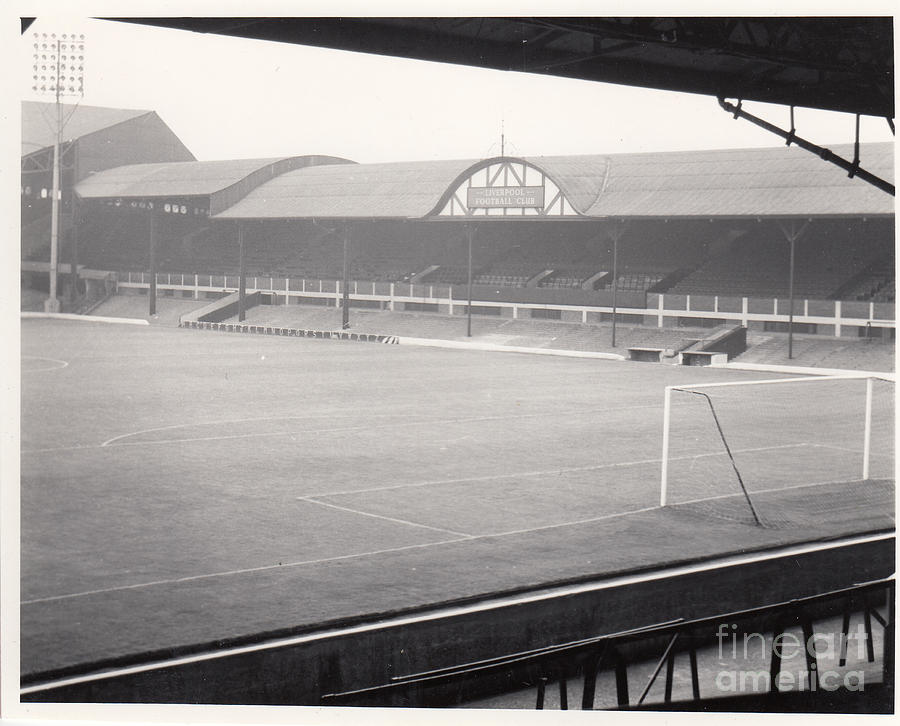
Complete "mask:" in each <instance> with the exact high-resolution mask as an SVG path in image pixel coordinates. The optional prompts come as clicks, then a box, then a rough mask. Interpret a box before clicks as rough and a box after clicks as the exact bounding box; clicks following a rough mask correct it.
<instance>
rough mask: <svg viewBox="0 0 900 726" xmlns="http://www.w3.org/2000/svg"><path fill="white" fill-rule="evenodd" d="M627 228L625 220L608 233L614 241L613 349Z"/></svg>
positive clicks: (620, 221)
mask: <svg viewBox="0 0 900 726" xmlns="http://www.w3.org/2000/svg"><path fill="white" fill-rule="evenodd" d="M626 227H627V223H626V222H625V220H619V221H616V222H613V223H612V225H611V226H609V227H607V229H606V233H607V234H608V235H609V237H610V239H612V243H613V269H612V275H613V288H612V294H613V299H612V309H613V312H612V341H611V343H612V347H613V348H615V347H616V317H617V313H618V300H617V298H618V292H619V240H620V239H621V238H622V235H623V234H625V229H626Z"/></svg>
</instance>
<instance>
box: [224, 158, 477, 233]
mask: <svg viewBox="0 0 900 726" xmlns="http://www.w3.org/2000/svg"><path fill="white" fill-rule="evenodd" d="M477 163H478V162H477V160H468V161H414V162H397V163H387V164H354V165H336V166H314V167H306V168H303V169H295V170H294V171H289V172H287V173H285V174H282V175H281V176H278V177H275V178H274V179H272V180H271V181H268V182H266V183H265V184H261V185H260V186H259V187H257V188H256V189H254V190H253V191H252V192H250V193H249V194H248V195H247V196H246V197H244V198H243V199H242V200H241V201H239V202H238V203H237V204H235V205H234V206H232V207H230V208H228V209H226V210H225V211H224V212H222V213H220V214H217V215H215V217H216V218H217V219H280V218H299V217H307V218H309V217H317V218H323V219H324V218H329V217H356V218H372V217H393V218H419V217H424V216H425V215H427V214H428V213H429V212H431V211H432V210H433V209H434V206H435V205H436V204H437V203H438V200H439V199H440V198H441V196H442V195H443V194H444V193H445V192H446V191H447V189H448V188H449V187H450V185H451V184H452V182H453V180H454V179H456V177H458V176H459V175H460V174H462V173H463V172H464V171H465V170H466V169H468V168H469V167H471V166H472V165H473V164H477Z"/></svg>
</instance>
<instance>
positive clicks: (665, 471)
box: [659, 386, 673, 507]
mask: <svg viewBox="0 0 900 726" xmlns="http://www.w3.org/2000/svg"><path fill="white" fill-rule="evenodd" d="M672 388H673V387H672V386H666V395H665V399H664V401H663V437H662V476H661V478H660V486H659V506H661V507H664V506H666V496H667V488H668V484H669V424H670V422H671V420H672V417H671V412H672Z"/></svg>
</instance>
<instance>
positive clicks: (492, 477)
mask: <svg viewBox="0 0 900 726" xmlns="http://www.w3.org/2000/svg"><path fill="white" fill-rule="evenodd" d="M809 445H810V444H807V443H799V444H781V445H779V446H762V447H758V448H751V449H737V450H736V451H735V452H734V453H735V454H752V453H754V452H756V451H775V450H777V449H794V448H799V447H801V446H809ZM725 455H726V454H725V452H724V451H722V452H713V453H709V454H691V455H689V456H670V457H669V461H688V460H691V459H701V458H705V457H710V456H725ZM661 461H662V459H658V458H657V459H638V460H637V461H616V462H611V463H609V464H591V465H589V466H569V467H564V468H560V469H542V470H539V471H519V472H513V473H511V474H487V475H485V476H466V477H461V478H459V479H433V480H430V481H418V482H409V483H407V484H388V485H385V486H381V487H369V488H368V489H345V490H343V491H338V492H316V493H315V494H309V495H307V496H309V497H338V496H343V495H345V494H366V493H368V492H384V491H391V490H393V489H410V488H413V487H429V486H436V485H441V484H462V483H464V482H473V483H474V482H485V481H496V480H499V479H512V478H517V479H531V478H534V477H536V476H548V475H552V474H573V473H575V472H579V471H599V470H600V469H616V468H619V467H626V466H641V465H644V464H659V463H660V462H661Z"/></svg>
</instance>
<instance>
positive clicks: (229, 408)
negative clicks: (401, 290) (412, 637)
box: [21, 320, 893, 677]
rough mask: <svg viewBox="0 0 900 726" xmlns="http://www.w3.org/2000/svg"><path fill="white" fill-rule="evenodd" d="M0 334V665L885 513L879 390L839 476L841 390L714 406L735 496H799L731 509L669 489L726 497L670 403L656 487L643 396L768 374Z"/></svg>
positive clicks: (259, 629) (854, 527) (369, 605)
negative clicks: (7, 419)
mask: <svg viewBox="0 0 900 726" xmlns="http://www.w3.org/2000/svg"><path fill="white" fill-rule="evenodd" d="M22 354H23V356H22V418H21V446H22V457H21V508H22V513H21V533H22V543H21V546H22V557H21V563H22V564H21V600H22V609H21V640H22V644H21V653H22V657H21V663H22V665H21V670H22V674H23V676H26V677H28V676H37V675H38V674H42V675H44V676H46V675H48V674H51V673H55V674H60V673H65V672H67V670H69V669H77V668H83V667H86V665H87V664H104V663H107V664H108V663H119V662H127V661H128V659H129V658H136V657H138V656H140V657H147V656H148V654H157V655H159V654H172V653H176V652H179V649H185V648H200V647H213V646H214V645H216V644H222V643H226V642H234V641H238V640H240V639H241V638H248V637H251V636H252V637H258V636H260V635H261V634H277V633H284V632H291V631H292V630H293V629H297V628H304V627H307V628H308V627H313V626H316V625H321V624H323V623H336V622H351V621H353V619H354V618H362V617H367V616H371V615H373V614H384V613H396V612H402V611H404V610H406V609H411V608H415V607H423V606H427V605H432V604H437V603H448V602H459V601H463V600H465V599H467V598H475V597H479V596H482V595H485V594H488V593H497V592H504V591H513V590H516V589H525V588H532V587H537V586H541V585H545V584H547V583H556V582H567V581H577V580H578V579H580V578H587V577H590V576H593V575H596V574H597V573H609V572H616V571H619V572H621V571H627V570H635V569H642V568H648V567H651V566H654V565H657V564H659V563H672V562H678V561H684V560H686V559H691V558H697V557H703V556H712V555H715V554H717V553H719V552H722V551H723V550H727V549H729V548H731V549H732V550H734V549H748V548H753V547H766V546H773V545H775V544H780V543H783V542H785V541H792V540H793V541H799V540H804V539H809V538H813V539H814V538H826V537H830V536H836V535H837V534H840V533H841V532H848V531H853V532H857V531H868V530H872V529H877V528H879V527H881V528H884V527H889V526H892V524H893V510H892V504H891V503H892V501H893V498H892V497H893V494H892V484H891V483H885V481H884V480H887V479H889V478H890V477H892V475H893V474H892V473H893V450H892V441H893V430H892V427H891V425H890V422H891V421H892V419H893V410H892V403H893V402H892V392H891V397H888V396H885V395H879V397H878V403H879V406H878V411H877V412H876V420H877V421H878V422H880V423H879V425H878V426H877V427H876V428H875V430H874V432H873V447H872V451H873V455H872V462H871V479H873V480H879V481H880V483H871V482H863V483H860V482H858V481H857V482H856V483H854V484H850V485H847V486H848V487H850V488H849V489H842V488H841V487H844V485H845V484H846V483H847V482H852V481H854V480H858V479H859V474H858V460H859V457H860V454H859V450H860V449H861V444H862V429H861V428H860V425H859V421H857V420H856V419H855V418H854V417H856V416H857V414H858V413H859V411H861V407H862V405H863V404H862V401H863V399H862V396H861V395H859V396H857V395H856V393H853V394H852V396H851V395H850V394H846V395H848V396H849V397H848V398H847V399H844V398H837V399H836V398H835V395H836V394H835V392H834V390H833V389H826V388H824V387H823V389H822V390H821V392H819V391H818V389H817V390H816V391H811V392H810V393H809V394H806V395H807V399H806V400H807V402H809V403H810V405H811V408H810V411H819V412H823V411H828V412H829V413H828V416H827V418H828V419H829V420H828V421H825V419H826V416H824V415H822V416H818V417H817V416H815V415H812V414H810V413H809V412H803V411H799V410H795V407H794V405H793V404H792V403H791V404H788V405H787V406H783V407H782V408H777V407H776V408H773V407H771V406H766V407H765V410H766V412H767V417H766V416H762V415H760V416H759V417H757V418H754V417H753V416H745V415H742V414H740V411H742V410H744V409H743V408H742V404H740V402H739V403H738V404H736V408H735V410H736V411H737V412H738V414H737V415H733V418H732V420H727V418H728V417H727V415H726V416H723V418H725V419H726V421H725V426H726V428H727V429H728V431H729V434H731V433H734V438H733V444H734V449H735V450H734V452H733V453H734V455H735V457H736V460H737V463H738V464H739V465H740V467H741V469H742V472H743V475H744V477H745V479H746V484H747V487H748V488H749V489H750V490H751V491H752V492H758V493H759V496H760V498H761V500H764V499H765V497H766V496H767V494H768V493H769V492H772V491H774V492H776V494H775V495H773V496H780V492H783V491H792V490H795V489H800V488H803V491H804V492H805V495H804V496H805V501H807V502H815V504H812V505H810V506H809V510H810V512H811V513H812V514H810V516H809V517H808V518H807V519H804V521H803V527H794V528H790V527H780V528H779V527H772V528H758V527H752V526H749V525H747V524H746V523H745V522H741V521H735V520H732V519H729V518H728V516H727V515H723V514H722V512H714V511H711V512H706V513H704V512H703V511H701V510H695V509H691V507H692V506H693V505H694V504H696V503H698V502H701V503H702V502H704V501H707V500H712V501H720V500H721V499H727V500H728V501H733V497H735V489H734V483H733V482H732V481H731V480H730V479H729V477H730V471H731V469H730V468H729V464H728V459H727V457H726V456H725V454H724V452H723V451H722V448H721V442H720V441H719V440H718V439H717V438H716V435H715V431H714V430H713V429H712V428H711V427H710V424H709V421H708V417H705V414H704V413H702V412H699V411H698V410H697V408H696V402H676V403H675V404H674V406H675V409H676V410H681V411H683V415H682V416H680V417H678V416H676V422H680V423H681V425H682V428H681V429H679V428H678V427H677V426H675V427H674V428H673V441H674V444H673V448H672V453H671V456H672V467H671V469H670V476H671V478H672V483H670V485H669V486H670V488H671V489H672V491H675V492H678V491H681V492H683V496H681V497H680V499H679V498H678V497H676V500H677V503H684V504H685V505H686V506H685V508H682V509H679V508H678V507H676V508H674V509H673V508H667V509H666V510H661V509H660V508H659V507H658V504H659V487H660V459H661V454H660V445H661V444H660V442H661V432H662V420H663V419H662V412H663V390H664V388H665V386H668V385H684V384H698V383H712V382H724V381H745V380H754V379H764V378H773V377H776V376H773V375H772V374H766V373H750V372H741V371H734V370H712V369H705V368H683V367H674V366H663V365H652V364H636V363H628V362H618V361H605V360H590V359H574V358H554V357H550V356H530V355H527V354H507V353H491V352H479V351H467V350H439V349H431V348H415V347H405V346H394V345H375V344H371V343H355V342H337V341H329V340H313V339H296V338H280V337H273V336H259V335H240V334H227V333H216V332H210V331H190V330H182V329H174V328H164V327H155V326H146V327H141V326H127V325H104V324H100V323H88V322H67V321H51V320H23V322H22ZM857 383H859V382H857ZM766 395H768V394H766ZM843 395H845V394H844V393H841V394H840V396H843ZM810 397H811V398H810ZM857 404H858V408H859V411H857V410H856V408H854V407H857ZM679 407H680V408H679ZM851 409H853V410H852V411H851ZM792 416H795V418H792ZM842 416H843V418H842ZM836 420H837V421H838V427H839V429H840V430H839V431H837V432H835V431H834V430H833V429H834V428H835V425H836V424H835V421H836ZM841 421H842V422H843V423H840V422H841ZM773 422H774V423H773ZM742 429H743V431H742ZM742 435H743V438H742ZM835 436H837V438H839V443H838V442H835V441H834V437H835ZM828 452H830V453H833V454H835V456H834V458H829V457H828V456H826V453H828ZM844 467H845V468H844ZM726 481H727V483H726ZM679 482H684V485H683V488H682V489H680V490H679V488H678V487H679V486H681V485H680V484H679ZM730 498H731V499H730ZM823 502H834V504H831V505H827V506H825V505H823ZM839 505H840V506H839ZM739 506H740V502H738V503H737V504H736V505H735V507H739ZM867 506H868V508H867ZM816 512H819V513H820V514H821V517H820V518H819V519H818V520H816V518H815V517H814V516H812V515H813V514H815V513H816ZM795 521H797V520H795Z"/></svg>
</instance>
